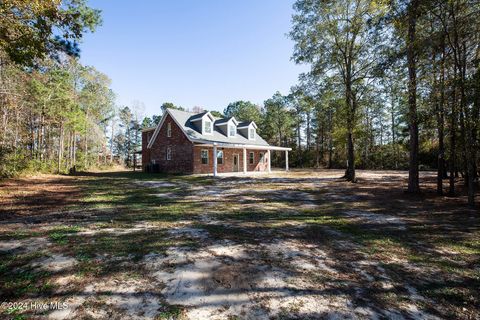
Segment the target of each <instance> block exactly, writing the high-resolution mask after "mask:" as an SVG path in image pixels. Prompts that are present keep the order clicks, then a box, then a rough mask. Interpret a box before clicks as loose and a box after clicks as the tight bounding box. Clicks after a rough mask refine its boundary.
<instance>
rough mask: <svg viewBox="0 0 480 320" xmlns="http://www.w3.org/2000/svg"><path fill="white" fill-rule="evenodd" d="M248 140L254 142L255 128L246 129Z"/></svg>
mask: <svg viewBox="0 0 480 320" xmlns="http://www.w3.org/2000/svg"><path fill="white" fill-rule="evenodd" d="M248 139H250V140H255V128H250V129H248Z"/></svg>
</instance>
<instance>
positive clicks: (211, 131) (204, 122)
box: [202, 120, 213, 135]
mask: <svg viewBox="0 0 480 320" xmlns="http://www.w3.org/2000/svg"><path fill="white" fill-rule="evenodd" d="M207 122H210V132H207V131H205V125H206V123H207ZM202 134H208V135H211V134H213V121H210V120H204V121H202Z"/></svg>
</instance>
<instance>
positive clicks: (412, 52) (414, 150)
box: [407, 0, 420, 193]
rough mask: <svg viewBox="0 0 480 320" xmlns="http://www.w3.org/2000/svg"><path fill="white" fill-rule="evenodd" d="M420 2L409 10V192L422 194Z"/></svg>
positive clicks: (412, 4) (415, 3) (413, 4)
mask: <svg viewBox="0 0 480 320" xmlns="http://www.w3.org/2000/svg"><path fill="white" fill-rule="evenodd" d="M418 6H419V0H412V1H411V3H410V5H409V9H408V36H407V63H408V120H409V132H410V163H409V171H408V190H407V191H408V192H409V193H418V192H420V185H419V179H418V176H419V172H418V122H417V121H418V119H417V66H416V48H415V41H416V24H417V11H418Z"/></svg>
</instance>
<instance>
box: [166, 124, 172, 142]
mask: <svg viewBox="0 0 480 320" xmlns="http://www.w3.org/2000/svg"><path fill="white" fill-rule="evenodd" d="M167 137H169V138H170V137H172V123H171V122H169V123H167Z"/></svg>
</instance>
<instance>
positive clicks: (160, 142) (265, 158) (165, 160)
mask: <svg viewBox="0 0 480 320" xmlns="http://www.w3.org/2000/svg"><path fill="white" fill-rule="evenodd" d="M273 150H279V151H284V152H285V160H286V161H285V162H286V167H285V169H286V170H288V151H290V150H291V148H283V147H276V146H271V145H269V144H268V143H267V142H266V141H265V140H264V139H263V138H262V137H261V136H260V135H259V134H258V133H257V125H256V124H255V122H253V121H248V122H239V121H237V120H236V119H235V118H234V117H231V118H216V117H214V116H213V115H212V114H211V113H210V112H202V113H190V112H185V111H180V110H176V109H166V110H165V113H164V115H163V117H162V119H161V120H160V122H159V124H158V125H157V126H156V127H153V128H148V129H145V130H143V131H142V167H143V170H144V171H146V172H168V173H212V174H213V175H217V173H223V172H244V173H247V172H249V171H267V172H270V171H271V164H270V154H271V151H273Z"/></svg>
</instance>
